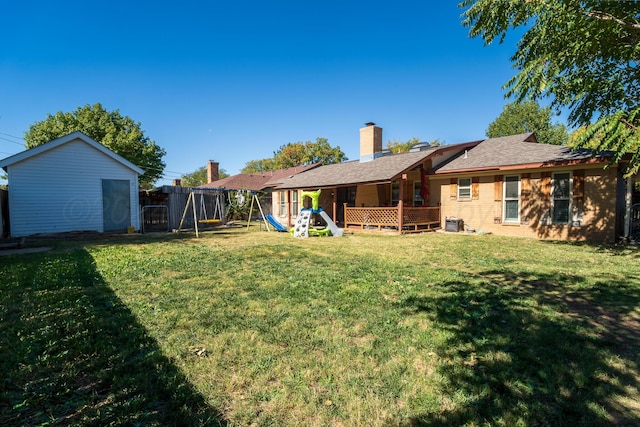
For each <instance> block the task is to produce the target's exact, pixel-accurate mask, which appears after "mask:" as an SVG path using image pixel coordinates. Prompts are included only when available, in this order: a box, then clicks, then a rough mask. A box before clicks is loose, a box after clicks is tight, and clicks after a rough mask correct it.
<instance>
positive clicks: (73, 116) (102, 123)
mask: <svg viewBox="0 0 640 427" xmlns="http://www.w3.org/2000/svg"><path fill="white" fill-rule="evenodd" d="M75 131H81V132H83V133H84V134H86V135H87V136H88V137H90V138H92V139H94V140H95V141H97V142H99V143H101V144H102V145H104V146H105V147H107V148H109V149H110V150H112V151H113V152H115V153H116V154H119V155H120V156H122V157H124V158H125V159H127V160H129V161H130V162H131V163H133V164H135V165H136V166H139V167H140V168H142V169H144V174H143V175H141V176H140V177H139V184H140V186H141V187H143V188H148V187H151V186H152V184H153V183H154V182H155V181H157V180H158V178H160V177H161V176H162V173H163V171H164V168H165V163H164V162H163V161H162V157H163V156H164V155H165V154H166V153H165V151H164V149H162V148H161V147H159V146H158V145H157V144H156V143H155V141H152V140H151V139H149V138H148V137H147V136H145V134H144V131H143V130H142V128H141V125H140V123H138V122H135V121H134V120H133V119H131V118H130V117H128V116H122V115H121V114H120V111H119V110H115V111H107V110H105V109H104V108H103V107H102V105H100V104H99V103H98V104H94V105H93V106H91V105H88V104H87V105H85V106H84V107H78V109H77V110H75V111H73V112H71V113H63V112H62V111H59V112H57V113H56V114H55V115H51V114H48V115H47V118H46V119H45V120H43V121H40V122H36V123H34V124H32V125H31V126H30V127H29V130H27V132H25V137H24V139H25V141H26V142H27V144H26V147H27V148H33V147H37V146H38V145H41V144H44V143H45V142H48V141H51V140H53V139H56V138H59V137H61V136H64V135H67V134H69V133H71V132H75Z"/></svg>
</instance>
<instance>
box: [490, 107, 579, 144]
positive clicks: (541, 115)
mask: <svg viewBox="0 0 640 427" xmlns="http://www.w3.org/2000/svg"><path fill="white" fill-rule="evenodd" d="M527 132H535V133H536V137H537V139H538V141H540V142H542V143H544V144H554V145H563V144H566V143H567V140H568V135H567V127H566V126H565V125H563V124H561V123H555V124H552V123H551V107H544V108H541V107H540V105H538V103H537V102H536V101H524V102H512V103H511V104H507V105H506V106H505V107H504V109H503V110H502V113H500V115H499V116H498V118H496V119H495V120H494V121H493V122H492V123H491V124H490V125H489V128H488V129H487V136H488V137H489V138H498V137H501V136H507V135H515V134H519V133H527Z"/></svg>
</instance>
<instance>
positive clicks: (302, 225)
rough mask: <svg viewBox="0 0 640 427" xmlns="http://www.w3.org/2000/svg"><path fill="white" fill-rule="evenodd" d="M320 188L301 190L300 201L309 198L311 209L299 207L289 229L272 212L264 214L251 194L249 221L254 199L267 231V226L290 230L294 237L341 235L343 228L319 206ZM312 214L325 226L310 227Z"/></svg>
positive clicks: (256, 199) (277, 229)
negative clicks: (292, 224)
mask: <svg viewBox="0 0 640 427" xmlns="http://www.w3.org/2000/svg"><path fill="white" fill-rule="evenodd" d="M320 192H321V190H316V191H303V192H302V193H301V197H302V201H304V198H305V197H310V198H311V209H305V208H302V209H300V213H299V214H298V216H297V217H296V223H295V225H294V227H293V228H292V229H291V230H288V229H287V227H285V226H284V225H282V224H280V222H278V220H276V219H275V218H274V216H273V215H272V214H270V213H269V214H266V215H265V214H264V212H263V211H262V206H260V201H259V200H258V198H257V197H256V196H255V194H254V196H253V199H252V200H251V208H250V210H249V221H251V213H252V211H253V204H254V201H255V202H256V204H257V206H258V209H259V210H260V214H261V218H262V220H263V221H264V224H265V227H266V229H267V231H271V230H270V229H269V226H271V227H273V229H274V230H276V231H282V232H286V231H290V232H291V233H292V234H293V236H294V237H300V238H306V237H309V236H342V235H343V234H344V230H343V229H342V228H339V227H338V226H337V225H336V223H335V222H333V220H332V219H331V217H330V216H329V215H328V214H327V213H326V212H325V211H324V210H322V208H321V207H320V206H319V201H318V199H319V198H320ZM314 215H317V216H319V217H320V218H322V220H323V221H324V222H325V224H326V226H325V227H321V228H318V227H312V226H311V220H312V219H313V218H314ZM247 229H249V223H247Z"/></svg>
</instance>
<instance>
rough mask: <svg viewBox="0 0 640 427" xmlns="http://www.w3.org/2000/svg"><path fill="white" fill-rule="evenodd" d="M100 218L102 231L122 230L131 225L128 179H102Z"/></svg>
mask: <svg viewBox="0 0 640 427" xmlns="http://www.w3.org/2000/svg"><path fill="white" fill-rule="evenodd" d="M102 218H103V224H104V231H124V230H126V229H127V227H128V226H130V225H131V199H130V196H129V181H128V180H124V179H103V180H102Z"/></svg>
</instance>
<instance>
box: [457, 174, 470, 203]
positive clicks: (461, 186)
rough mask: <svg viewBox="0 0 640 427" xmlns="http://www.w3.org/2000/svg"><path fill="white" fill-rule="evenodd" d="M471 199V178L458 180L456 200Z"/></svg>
mask: <svg viewBox="0 0 640 427" xmlns="http://www.w3.org/2000/svg"><path fill="white" fill-rule="evenodd" d="M470 198H471V178H458V199H470Z"/></svg>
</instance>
